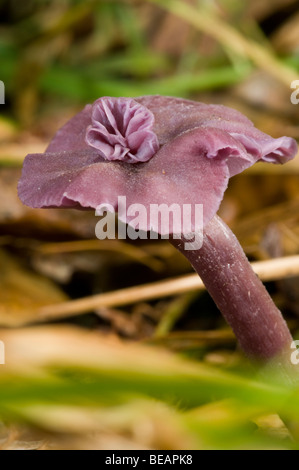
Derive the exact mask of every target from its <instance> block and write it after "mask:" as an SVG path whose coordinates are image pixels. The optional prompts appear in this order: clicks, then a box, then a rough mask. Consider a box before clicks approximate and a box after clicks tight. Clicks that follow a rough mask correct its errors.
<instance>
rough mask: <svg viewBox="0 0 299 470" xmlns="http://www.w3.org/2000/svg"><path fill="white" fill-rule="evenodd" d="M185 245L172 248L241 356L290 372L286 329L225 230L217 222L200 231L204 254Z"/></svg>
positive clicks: (176, 242)
mask: <svg viewBox="0 0 299 470" xmlns="http://www.w3.org/2000/svg"><path fill="white" fill-rule="evenodd" d="M185 241H186V240H184V238H182V239H180V240H175V239H172V240H171V243H172V244H173V245H174V246H175V247H176V248H177V249H178V250H179V251H180V252H181V253H183V255H184V256H185V257H186V258H187V259H188V260H189V261H190V262H191V264H192V266H193V268H194V269H195V270H196V272H197V273H198V274H199V276H200V277H201V279H202V281H203V282H204V284H205V286H206V288H207V289H208V291H209V293H210V295H211V296H212V298H213V299H214V301H215V303H216V304H217V306H218V308H219V310H220V311H221V312H222V314H223V316H224V318H225V319H226V321H227V322H228V323H229V325H230V326H231V327H232V329H233V331H234V333H235V335H236V337H237V339H238V341H239V344H240V346H241V348H242V349H243V351H244V352H245V354H246V355H247V356H248V357H250V358H251V359H253V360H255V361H259V362H263V363H266V362H269V361H270V360H271V359H274V358H275V359H276V358H280V359H281V358H282V357H284V360H283V362H284V363H287V364H289V365H290V366H292V364H291V353H292V350H291V343H292V341H293V339H292V336H291V333H290V331H289V329H288V326H287V324H286V322H285V320H284V319H283V317H282V314H281V312H280V311H279V310H278V309H277V307H276V306H275V304H274V303H273V301H272V299H271V297H270V295H269V294H268V292H267V290H266V289H265V287H264V285H263V284H262V282H261V281H260V279H259V278H258V277H257V275H256V274H255V273H254V271H253V269H252V267H251V266H250V263H249V261H248V259H247V257H246V255H245V253H244V251H243V249H242V247H241V245H240V243H239V242H238V240H237V238H236V237H235V235H234V234H233V233H232V231H231V230H230V229H229V227H228V226H227V225H226V224H225V223H224V222H223V221H222V220H221V219H220V218H219V217H218V216H215V217H214V218H213V219H212V220H211V221H210V222H209V224H208V225H207V226H206V227H205V228H204V233H203V245H202V248H200V249H198V250H185V249H184V246H185ZM278 362H280V361H278ZM291 368H292V367H291Z"/></svg>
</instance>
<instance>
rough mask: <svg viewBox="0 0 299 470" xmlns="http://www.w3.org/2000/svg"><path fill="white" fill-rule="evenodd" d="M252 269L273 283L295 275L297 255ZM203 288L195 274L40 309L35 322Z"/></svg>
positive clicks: (298, 262)
mask: <svg viewBox="0 0 299 470" xmlns="http://www.w3.org/2000/svg"><path fill="white" fill-rule="evenodd" d="M252 268H253V270H254V271H255V273H256V274H257V275H258V276H259V277H260V279H261V280H262V281H276V280H279V279H285V278H288V277H293V276H299V255H295V256H287V257H283V258H276V259H272V260H269V261H258V262H255V263H252ZM198 289H201V290H203V289H205V287H204V284H203V283H202V281H201V280H200V279H199V277H198V275H197V274H189V275H185V276H181V277H177V278H175V279H169V280H166V281H159V282H154V283H151V284H146V285H142V286H137V287H129V288H127V289H121V290H118V291H114V292H107V293H105V294H99V295H95V296H91V297H85V298H83V299H79V300H72V301H70V302H64V303H61V304H56V305H50V306H46V307H42V308H40V309H39V310H38V311H37V317H36V319H37V320H41V319H43V320H49V319H55V318H63V317H70V316H73V315H78V314H83V313H89V312H92V311H93V310H96V309H97V308H99V307H119V306H124V305H130V304H134V303H136V302H144V301H149V300H155V299H159V298H162V297H169V296H173V295H178V294H183V293H186V292H191V291H195V290H198Z"/></svg>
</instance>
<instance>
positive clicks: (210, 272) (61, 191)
mask: <svg viewBox="0 0 299 470" xmlns="http://www.w3.org/2000/svg"><path fill="white" fill-rule="evenodd" d="M296 152H297V144H296V142H295V141H294V140H293V139H291V138H288V137H281V138H279V139H273V138H272V137H270V136H268V135H266V134H264V133H263V132H261V131H259V130H258V129H256V128H255V127H254V125H253V124H252V122H251V121H249V120H248V119H247V118H246V117H245V116H243V115H242V114H241V113H240V112H238V111H235V110H233V109H230V108H227V107H225V106H220V105H206V104H203V103H198V102H194V101H189V100H185V99H179V98H172V97H163V96H144V97H139V98H134V99H131V98H111V97H103V98H100V99H98V100H97V101H95V103H94V104H93V105H87V106H86V107H85V108H84V110H83V111H82V112H80V113H79V114H77V115H76V116H75V117H73V118H72V119H71V120H70V121H69V122H67V124H66V125H65V126H64V127H62V129H60V130H59V131H58V132H57V134H56V135H55V137H54V138H53V140H52V141H51V143H50V145H49V146H48V148H47V150H46V152H45V153H44V154H37V155H28V156H27V157H26V159H25V162H24V167H23V174H22V177H21V180H20V182H19V196H20V198H21V200H22V201H23V203H24V204H26V205H28V206H31V207H34V208H46V207H60V208H70V207H74V208H90V209H96V208H97V207H98V206H99V205H101V204H108V205H110V206H112V207H113V208H114V209H115V210H116V211H117V210H119V209H120V208H119V207H118V201H119V199H118V198H119V196H126V199H127V205H128V206H129V205H132V204H135V203H139V204H142V205H144V206H145V207H148V206H149V205H153V204H156V205H161V204H166V205H167V206H168V207H169V206H171V205H172V204H178V205H179V206H180V207H183V205H184V204H188V205H196V204H197V205H199V204H202V205H203V225H204V231H203V244H202V247H201V248H200V249H194V250H192V249H188V250H186V249H185V242H186V239H188V240H189V235H190V234H186V233H184V231H183V233H182V234H181V236H180V238H179V239H178V238H177V236H176V238H175V237H172V240H171V242H172V243H173V245H174V246H175V247H176V248H177V249H178V250H179V251H181V252H182V253H183V254H184V255H185V256H186V257H187V258H188V259H189V260H190V262H191V264H192V266H193V267H194V269H195V270H196V271H197V273H198V274H199V276H200V277H201V278H202V280H203V282H204V283H205V285H206V287H207V289H208V291H209V293H210V294H211V296H212V297H213V299H214V301H215V303H216V304H217V306H218V307H219V309H220V310H221V312H222V314H223V316H224V317H225V319H226V320H227V322H228V323H229V324H230V325H231V327H232V329H233V330H234V332H235V334H236V336H237V339H238V341H239V343H240V345H241V347H242V349H243V350H244V352H245V353H246V354H247V355H248V356H249V357H250V358H252V359H254V360H259V361H264V362H265V361H266V362H267V361H268V360H270V359H273V358H276V359H277V360H278V361H279V360H281V358H282V357H288V360H289V357H290V345H291V343H292V337H291V334H290V332H289V330H288V327H287V325H286V322H285V321H284V319H283V317H282V315H281V313H280V311H279V310H278V309H277V308H276V306H275V305H274V303H273V301H272V299H271V297H270V296H269V294H268V292H267V291H266V289H265V287H264V286H263V284H262V283H261V281H260V280H259V279H258V278H257V276H256V275H255V273H254V272H253V270H252V268H251V266H250V264H249V262H248V260H247V258H246V256H245V254H244V252H243V250H242V248H241V246H240V244H239V242H238V241H237V239H236V237H235V236H234V234H233V233H232V232H231V230H230V229H229V228H228V227H227V226H226V225H225V224H224V222H223V221H222V220H221V219H220V218H219V217H218V216H217V215H216V213H217V211H218V209H219V206H220V203H221V201H222V198H223V194H224V192H225V190H226V188H227V185H228V181H229V178H230V177H231V176H234V175H236V174H237V173H240V172H242V171H243V170H244V169H246V168H248V167H250V166H251V165H253V164H254V163H255V162H257V161H264V162H269V163H285V162H287V161H288V160H290V159H291V158H293V157H294V156H295V154H296ZM119 212H120V213H119V217H120V219H121V220H122V221H123V222H126V223H128V224H129V225H130V223H132V216H130V215H128V214H126V213H125V212H124V211H119ZM134 228H136V226H134ZM138 228H139V230H144V231H149V230H153V231H156V232H158V233H160V234H162V235H165V234H170V235H171V233H172V232H173V231H174V229H173V228H172V227H170V226H169V222H168V221H167V222H165V221H161V220H158V219H157V220H156V223H154V224H153V223H152V221H149V220H148V218H147V217H139V225H138ZM198 229H199V228H198V227H197V226H196V220H195V219H194V218H193V219H192V223H191V233H196V231H197V230H198Z"/></svg>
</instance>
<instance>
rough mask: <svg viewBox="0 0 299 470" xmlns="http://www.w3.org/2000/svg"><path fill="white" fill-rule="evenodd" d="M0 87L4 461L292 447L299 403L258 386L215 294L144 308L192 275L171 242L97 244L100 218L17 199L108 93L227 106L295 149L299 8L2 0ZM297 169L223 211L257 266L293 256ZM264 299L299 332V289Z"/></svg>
mask: <svg viewBox="0 0 299 470" xmlns="http://www.w3.org/2000/svg"><path fill="white" fill-rule="evenodd" d="M0 80H2V81H3V82H4V84H5V104H3V105H0V341H3V342H4V345H5V353H6V364H5V365H0V449H1V448H3V449H6V450H10V449H220V448H225V449H226V448H229V449H240V448H242V449H243V448H249V449H251V448H252V449H268V448H269V449H270V448H278V449H280V448H287V449H289V448H296V449H297V448H298V447H299V440H298V439H299V437H298V423H299V395H298V396H297V394H293V395H292V399H290V396H289V395H288V393H289V391H288V390H285V389H280V388H277V386H276V385H270V384H268V385H267V386H265V385H264V384H261V383H259V381H258V380H257V378H256V376H255V372H254V370H252V367H251V365H250V364H249V363H248V362H247V360H246V359H245V358H244V357H243V355H242V354H241V352H240V351H239V349H238V346H237V344H236V341H235V338H234V335H233V334H232V332H231V330H230V329H229V328H228V327H227V325H226V324H225V322H224V321H223V319H222V317H221V315H220V313H219V312H218V310H217V308H216V307H215V306H214V304H213V302H212V300H211V299H210V297H209V295H208V294H207V293H206V292H203V291H202V292H195V293H194V292H189V293H187V294H184V295H176V293H175V292H174V291H171V290H170V291H169V293H168V294H167V295H165V296H163V295H162V296H161V297H160V298H158V299H157V300H155V301H147V300H142V301H140V300H139V291H138V286H139V285H142V284H147V283H151V282H158V283H160V282H163V280H165V279H168V278H172V277H175V276H179V275H183V274H187V273H190V272H191V268H190V266H189V265H188V263H187V262H186V261H185V260H184V259H183V258H182V257H181V256H180V255H179V254H178V253H177V252H176V251H175V250H174V249H173V248H172V247H171V246H170V244H169V243H167V242H163V241H157V242H155V243H152V242H144V241H137V243H134V244H132V243H131V242H129V241H128V242H124V241H118V240H115V241H102V242H99V241H98V240H96V239H95V235H94V232H95V225H96V222H97V220H96V218H95V216H94V214H93V213H87V212H86V213H85V212H77V211H67V210H60V211H59V210H31V209H29V208H27V207H24V206H23V205H22V204H21V202H20V201H19V200H18V197H17V190H16V188H17V182H18V179H19V177H20V174H21V167H22V162H23V160H24V158H25V156H26V155H27V154H28V153H38V152H43V151H44V150H45V148H46V146H47V143H48V142H49V140H50V139H51V137H52V136H53V135H54V133H55V132H56V130H57V129H58V128H59V127H61V126H62V125H63V124H64V123H65V122H66V121H67V120H68V119H69V118H70V117H71V116H73V115H74V114H75V113H76V112H78V111H79V110H80V109H82V107H83V106H84V105H85V104H86V103H91V102H93V101H94V100H96V99H97V98H99V97H101V96H105V95H106V96H133V97H134V96H140V95H144V94H162V95H174V96H180V97H187V98H190V99H194V100H198V101H204V102H206V103H218V104H224V105H227V106H231V107H234V108H236V109H238V110H239V111H241V112H243V113H244V114H246V115H247V116H248V117H249V118H250V119H251V120H252V121H253V122H254V124H255V125H256V126H257V127H258V128H260V129H261V130H263V131H264V132H266V133H268V134H270V135H272V136H273V137H280V136H282V135H287V136H290V137H293V138H295V139H299V126H298V122H299V121H298V119H299V104H298V105H296V104H292V102H291V93H292V92H293V91H294V89H292V88H291V84H292V82H293V81H295V80H299V1H297V0H271V1H270V0H251V1H249V0H243V1H242V2H240V1H239V2H238V1H236V0H164V1H162V0H148V1H145V0H140V1H138V0H106V1H105V0H84V1H83V0H59V1H58V0H51V1H50V0H28V1H27V2H22V1H21V0H0ZM298 88H299V86H297V89H298ZM297 97H298V98H299V93H298V94H297ZM298 161H299V160H298V158H297V159H295V160H294V161H292V162H290V163H289V164H287V165H285V166H283V167H281V166H276V165H266V164H258V165H255V166H254V167H253V168H251V169H249V170H247V171H246V172H244V173H243V174H242V175H238V176H237V177H235V178H233V179H232V180H231V182H230V186H229V189H228V191H227V192H226V195H225V198H224V201H223V203H222V205H221V208H220V215H221V216H222V217H223V218H224V220H225V221H226V222H227V223H228V224H229V225H230V226H231V228H232V229H233V231H234V232H235V234H236V235H237V237H238V238H239V240H240V242H241V244H242V246H243V247H244V250H245V251H246V253H247V255H248V257H249V258H250V260H252V261H261V260H266V259H271V258H275V257H280V256H284V255H296V254H298V253H299V211H298V209H299V184H298V183H299V163H298ZM133 286H135V287H136V290H135V291H133V292H132V294H131V297H130V300H129V302H128V301H127V302H126V303H125V302H124V303H123V305H119V304H118V303H117V301H116V300H115V299H114V297H113V294H112V297H111V300H110V303H109V305H106V306H103V305H102V304H101V302H99V305H98V307H97V308H95V307H94V306H93V307H92V308H91V307H90V308H88V305H89V304H88V299H89V298H90V296H94V295H96V294H104V293H107V292H114V291H116V290H119V289H123V288H126V287H133ZM267 288H268V290H269V291H270V293H271V296H272V297H273V299H274V301H275V302H276V304H277V305H278V306H279V308H280V309H281V310H282V312H283V314H284V316H285V318H286V319H287V320H288V322H289V325H290V328H291V329H292V331H293V333H294V335H295V337H296V335H297V330H298V329H299V282H298V278H295V277H293V278H288V279H280V280H279V281H278V282H272V283H267ZM153 289H155V287H153ZM79 298H84V299H87V301H86V302H87V304H86V303H85V304H84V305H83V307H82V309H81V310H82V311H80V308H79V310H77V311H76V312H73V311H72V304H70V306H69V307H68V308H67V309H66V310H67V313H66V310H64V309H63V308H61V305H62V304H63V305H65V304H66V305H67V306H68V305H69V302H70V301H71V300H75V299H79ZM48 305H50V306H51V309H50V312H51V313H50V314H48V315H47V316H46V315H44V316H43V314H42V312H43V310H42V308H43V307H44V306H48ZM86 305H87V307H86ZM55 306H57V308H55ZM297 336H298V335H297Z"/></svg>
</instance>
